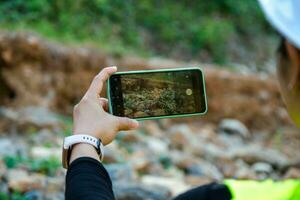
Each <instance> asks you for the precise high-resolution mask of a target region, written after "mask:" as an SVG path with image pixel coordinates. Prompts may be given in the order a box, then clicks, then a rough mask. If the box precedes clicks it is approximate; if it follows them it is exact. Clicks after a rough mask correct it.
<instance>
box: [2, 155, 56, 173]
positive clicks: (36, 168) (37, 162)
mask: <svg viewBox="0 0 300 200" xmlns="http://www.w3.org/2000/svg"><path fill="white" fill-rule="evenodd" d="M3 160H4V162H5V164H6V167H7V168H9V169H12V168H16V167H18V166H24V167H27V168H28V170H29V171H32V172H39V173H43V174H46V175H49V176H54V175H55V172H56V170H57V169H59V168H60V167H61V162H60V161H59V160H57V158H54V157H50V158H45V159H33V158H25V157H22V156H6V157H4V159H3Z"/></svg>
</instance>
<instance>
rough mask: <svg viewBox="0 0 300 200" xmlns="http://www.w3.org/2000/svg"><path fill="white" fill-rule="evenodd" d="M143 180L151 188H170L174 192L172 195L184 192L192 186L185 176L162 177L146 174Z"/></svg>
mask: <svg viewBox="0 0 300 200" xmlns="http://www.w3.org/2000/svg"><path fill="white" fill-rule="evenodd" d="M141 182H142V183H143V184H145V185H148V187H149V188H152V187H155V186H156V187H158V188H168V190H169V191H170V192H171V193H172V196H175V195H177V194H179V193H182V192H184V191H186V190H187V189H189V188H190V186H188V185H187V184H186V183H185V182H184V180H183V178H178V177H175V178H173V177H162V176H151V175H145V176H143V177H142V179H141Z"/></svg>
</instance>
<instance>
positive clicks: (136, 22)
mask: <svg viewBox="0 0 300 200" xmlns="http://www.w3.org/2000/svg"><path fill="white" fill-rule="evenodd" d="M0 26H2V27H5V28H12V29H24V28H25V29H32V30H35V31H37V32H39V33H41V34H43V35H46V36H48V37H52V38H56V39H59V40H63V41H77V42H78V41H79V42H93V43H97V44H98V45H99V46H101V47H104V48H106V49H107V50H109V51H112V52H114V53H118V54H119V53H128V51H129V52H130V51H133V52H134V53H139V54H141V53H142V54H143V53H146V54H149V53H154V54H160V55H172V54H174V53H177V54H180V55H182V54H183V55H192V56H197V55H199V53H201V52H207V53H208V54H209V55H210V57H211V58H212V60H214V61H217V62H224V61H226V59H227V55H226V46H227V45H228V43H229V42H231V41H232V40H233V39H234V38H235V37H236V36H237V35H238V36H239V37H241V38H242V39H243V38H244V40H247V37H249V36H251V35H255V34H259V33H261V32H264V31H269V28H268V26H267V25H266V23H265V20H264V17H263V15H262V12H261V11H260V8H259V6H258V3H257V1H244V0H211V1H203V0H193V1H190V0H183V1H174V0H164V1H150V0H127V1H123V0H76V1H72V0H31V1H24V0H3V1H1V4H0Z"/></svg>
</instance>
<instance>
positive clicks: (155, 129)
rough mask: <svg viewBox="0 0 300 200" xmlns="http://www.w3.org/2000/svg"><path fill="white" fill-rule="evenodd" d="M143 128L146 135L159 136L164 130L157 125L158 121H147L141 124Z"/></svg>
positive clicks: (161, 135) (162, 134)
mask: <svg viewBox="0 0 300 200" xmlns="http://www.w3.org/2000/svg"><path fill="white" fill-rule="evenodd" d="M143 128H144V130H145V132H146V133H147V134H148V135H151V136H154V137H156V138H160V137H163V136H164V132H163V131H162V130H161V129H160V127H159V126H158V122H154V121H147V122H145V123H144V124H143Z"/></svg>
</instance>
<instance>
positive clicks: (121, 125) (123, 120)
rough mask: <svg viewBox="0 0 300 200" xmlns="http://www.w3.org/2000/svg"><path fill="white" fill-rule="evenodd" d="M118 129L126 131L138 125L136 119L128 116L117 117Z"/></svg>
mask: <svg viewBox="0 0 300 200" xmlns="http://www.w3.org/2000/svg"><path fill="white" fill-rule="evenodd" d="M117 119H118V129H119V131H128V130H132V129H136V128H138V127H139V123H138V121H136V120H134V119H130V118H128V117H117Z"/></svg>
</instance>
